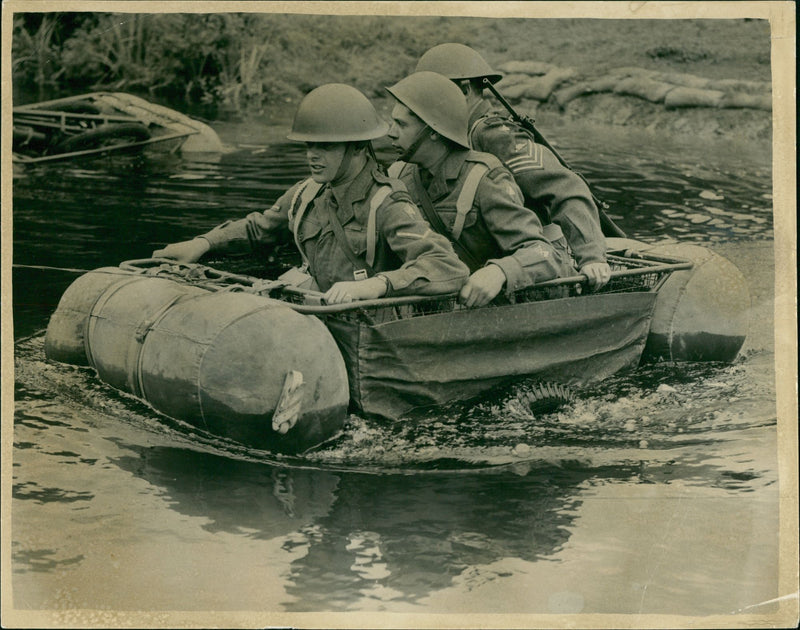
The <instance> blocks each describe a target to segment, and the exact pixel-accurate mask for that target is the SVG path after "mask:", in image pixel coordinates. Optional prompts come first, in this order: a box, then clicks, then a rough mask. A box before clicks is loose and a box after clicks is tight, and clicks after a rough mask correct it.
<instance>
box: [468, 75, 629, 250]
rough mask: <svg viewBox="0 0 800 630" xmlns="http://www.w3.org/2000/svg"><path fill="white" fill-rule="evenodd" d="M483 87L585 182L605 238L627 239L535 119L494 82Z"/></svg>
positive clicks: (540, 142)
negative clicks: (512, 104) (523, 111)
mask: <svg viewBox="0 0 800 630" xmlns="http://www.w3.org/2000/svg"><path fill="white" fill-rule="evenodd" d="M483 85H484V87H487V88H489V90H490V91H491V93H492V94H494V96H495V98H496V99H497V100H498V101H500V103H501V104H502V105H503V107H505V108H506V110H508V113H509V114H511V118H512V119H513V120H514V121H515V122H516V123H518V124H519V126H520V127H522V128H523V129H525V131H527V132H528V133H530V134H531V135H532V136H533V139H534V141H535V142H536V143H537V144H541V145H542V146H543V147H546V148H547V149H549V150H550V151H551V152H552V153H553V155H555V156H556V159H557V160H558V161H559V162H561V165H562V166H563V167H564V168H567V169H569V170H570V171H572V172H573V173H575V174H576V175H577V176H578V177H580V178H581V179H582V180H583V182H584V183H585V184H586V186H587V187H588V188H589V192H590V193H591V195H592V200H593V201H594V203H595V205H596V206H597V213H598V215H599V217H600V229H601V230H602V231H603V234H604V235H605V236H617V237H620V238H625V237H626V234H625V232H623V231H622V229H621V228H620V227H619V226H618V225H617V224H616V223H614V221H613V220H612V219H611V217H610V216H608V214H607V213H606V210H607V209H608V207H609V205H608V204H607V203H606V202H605V201H603V200H602V199H599V198H598V197H597V196H596V195H595V194H594V192H592V188H591V186H589V182H588V181H586V178H585V177H584V176H583V175H582V174H581V173H579V172H578V171H576V170H574V169H573V168H572V167H571V166H570V165H569V164H567V161H566V160H565V159H564V158H562V157H561V155H559V153H558V151H556V150H555V149H554V148H553V146H552V145H551V144H550V143H549V142H548V141H547V138H545V137H544V136H543V135H542V134H541V132H540V131H539V130H538V129H537V128H536V125H534V120H533V118H531V117H530V116H526V115H525V114H522V115H520V114H518V113H517V112H516V110H515V109H514V108H513V107H512V106H511V103H509V102H508V101H507V100H506V99H505V98H503V95H502V94H500V92H498V91H497V88H496V87H495V86H494V85H493V84H492V82H491V81H490V80H489V79H488V78H487V77H484V78H483Z"/></svg>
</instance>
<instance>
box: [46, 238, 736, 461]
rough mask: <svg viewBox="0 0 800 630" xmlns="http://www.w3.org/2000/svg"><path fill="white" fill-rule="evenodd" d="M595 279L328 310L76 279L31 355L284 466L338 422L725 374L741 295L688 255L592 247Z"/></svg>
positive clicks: (312, 298) (123, 273) (240, 295)
mask: <svg viewBox="0 0 800 630" xmlns="http://www.w3.org/2000/svg"><path fill="white" fill-rule="evenodd" d="M609 263H610V264H611V266H612V278H611V281H610V282H609V283H608V284H607V285H606V286H605V287H603V288H602V289H601V290H599V291H596V292H592V291H589V290H588V289H587V287H586V285H585V278H584V277H583V276H576V277H571V278H562V279H558V280H551V281H548V282H543V283H541V284H539V285H536V286H534V287H531V288H528V289H525V290H523V291H519V292H517V293H514V294H512V295H510V296H504V297H503V298H502V299H499V300H495V302H493V303H492V304H490V305H487V306H485V307H481V308H465V307H463V306H461V305H460V304H459V303H458V300H457V296H455V295H450V296H440V297H435V298H434V297H422V296H408V297H394V298H382V299H376V300H369V301H362V302H355V303H351V304H338V305H328V304H324V303H323V302H322V300H321V294H319V293H317V292H314V291H310V290H307V289H302V288H300V287H298V286H294V285H292V284H291V283H290V282H289V281H287V280H282V279H269V278H259V277H256V276H252V275H247V274H242V273H235V272H231V271H225V270H220V269H215V268H212V267H208V266H206V265H202V264H192V265H187V264H179V263H175V262H174V261H168V260H164V259H155V260H153V259H147V260H141V261H128V262H125V263H122V264H120V265H119V266H118V267H105V268H101V269H97V270H94V271H92V272H89V273H87V274H84V275H83V276H81V277H80V278H78V279H77V280H76V281H75V282H74V283H73V284H72V285H71V286H70V287H69V288H68V289H67V291H66V292H65V293H64V295H63V297H62V298H61V301H60V303H59V305H58V308H57V309H56V311H55V313H54V314H53V316H52V318H51V320H50V323H49V326H48V330H47V335H46V339H45V351H46V354H47V357H48V358H49V359H51V360H54V361H60V362H64V363H71V364H75V365H88V366H91V367H93V368H94V369H95V370H96V371H97V373H98V376H99V377H100V379H101V380H103V381H104V382H106V383H108V384H110V385H112V386H113V387H116V388H117V389H120V390H122V391H125V392H128V393H131V394H133V395H135V396H137V397H139V398H141V399H143V400H146V401H147V402H149V403H150V404H151V405H152V406H153V407H154V408H155V409H156V410H158V411H160V412H162V413H164V414H166V415H167V416H170V417H174V418H178V419H180V420H183V421H186V422H188V423H190V424H192V425H194V426H197V427H199V428H201V429H204V430H206V431H208V432H210V433H212V434H215V435H219V436H223V437H225V438H229V439H232V440H235V441H237V442H240V443H243V444H246V445H248V446H251V447H255V448H259V449H265V450H269V451H272V452H286V453H297V452H302V451H303V450H305V449H308V448H309V447H312V446H314V445H317V444H319V443H321V442H323V441H325V440H327V439H329V438H330V437H332V436H334V435H336V434H337V432H339V431H341V429H342V427H343V426H344V422H345V419H346V418H347V414H348V413H358V414H360V415H363V416H366V417H377V418H382V419H389V420H396V419H399V418H403V417H404V416H406V415H407V414H409V413H410V412H412V411H414V410H418V409H425V408H429V407H432V406H437V405H442V404H445V403H448V402H451V401H456V400H461V401H464V400H470V399H472V398H474V397H476V396H479V395H482V394H485V393H486V392H490V391H492V390H493V388H497V387H499V386H504V385H506V384H508V383H509V382H513V381H514V380H515V379H521V378H525V379H532V380H533V381H540V382H541V383H542V384H544V385H546V387H545V388H544V389H543V391H545V392H550V393H551V394H553V395H558V394H559V393H560V392H563V389H562V388H563V387H564V386H580V385H582V384H586V383H590V382H593V381H597V380H600V379H603V378H606V377H608V376H610V375H612V374H614V373H616V372H619V371H620V370H623V369H626V368H635V367H636V366H637V365H639V364H640V362H642V361H654V360H668V361H676V360H687V361H726V362H729V361H733V360H734V358H735V357H736V355H737V354H738V352H739V350H740V349H741V347H742V344H743V343H744V339H745V336H746V331H747V312H748V309H749V306H750V302H749V293H748V290H747V286H746V283H745V281H744V278H743V277H742V275H741V273H740V272H739V271H738V269H736V267H735V266H734V265H733V264H731V263H730V262H729V261H727V260H726V259H724V258H722V257H720V256H718V255H717V254H715V253H713V252H711V251H710V250H708V249H706V248H703V247H699V246H694V245H686V244H684V245H680V244H678V245H676V244H664V245H647V244H644V243H640V242H638V241H633V240H629V239H609Z"/></svg>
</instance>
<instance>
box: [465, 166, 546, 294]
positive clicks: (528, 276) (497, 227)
mask: <svg viewBox="0 0 800 630" xmlns="http://www.w3.org/2000/svg"><path fill="white" fill-rule="evenodd" d="M476 201H477V203H478V204H479V207H480V212H481V216H482V217H483V220H484V222H485V223H486V227H487V228H488V230H489V233H490V234H491V235H492V236H493V237H494V239H495V241H496V242H497V245H498V246H499V247H500V249H501V250H503V251H504V252H508V255H507V256H505V257H503V258H498V259H491V260H488V261H487V263H493V264H495V265H497V266H498V267H500V268H501V269H502V270H503V273H505V276H506V292H507V293H512V292H514V291H517V290H519V289H523V288H525V287H528V286H530V285H532V284H535V283H536V282H542V281H544V280H550V279H552V278H556V277H558V275H559V271H560V263H559V262H558V259H557V256H556V254H555V251H554V250H553V247H552V245H550V243H549V242H548V241H547V239H546V238H545V237H544V234H543V233H542V224H541V223H540V222H539V218H538V217H537V216H536V213H535V212H531V211H530V210H528V209H527V208H525V207H524V206H523V205H522V194H521V193H520V190H519V188H518V187H517V185H516V184H515V183H514V180H513V178H512V177H511V175H510V173H509V172H508V171H506V170H505V169H501V168H497V169H494V170H492V171H490V172H489V173H487V174H486V175H485V176H484V177H483V179H482V180H481V183H480V185H479V186H478V190H477V194H476Z"/></svg>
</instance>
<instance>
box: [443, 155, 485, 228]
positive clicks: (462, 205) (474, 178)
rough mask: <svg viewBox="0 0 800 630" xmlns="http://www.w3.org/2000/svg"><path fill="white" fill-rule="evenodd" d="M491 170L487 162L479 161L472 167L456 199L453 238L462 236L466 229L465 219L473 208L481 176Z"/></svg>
mask: <svg viewBox="0 0 800 630" xmlns="http://www.w3.org/2000/svg"><path fill="white" fill-rule="evenodd" d="M488 171H489V167H488V166H486V165H485V164H481V163H480V162H477V163H475V164H473V166H472V168H470V170H469V173H467V177H466V178H465V180H464V185H463V186H462V187H461V192H460V193H459V195H458V200H457V201H456V218H455V221H454V222H453V232H452V234H453V238H454V239H458V238H459V237H460V236H461V231H462V230H463V229H464V221H465V220H466V218H467V213H469V211H470V210H471V209H472V203H473V202H474V201H475V193H476V192H477V191H478V184H479V183H480V181H481V178H482V177H483V176H484V175H485V174H486V173H487V172H488Z"/></svg>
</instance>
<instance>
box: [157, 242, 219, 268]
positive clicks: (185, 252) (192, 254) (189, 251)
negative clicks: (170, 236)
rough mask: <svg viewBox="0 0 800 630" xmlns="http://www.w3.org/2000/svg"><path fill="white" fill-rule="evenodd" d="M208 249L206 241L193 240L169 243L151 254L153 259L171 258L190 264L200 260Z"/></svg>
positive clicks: (208, 245)
mask: <svg viewBox="0 0 800 630" xmlns="http://www.w3.org/2000/svg"><path fill="white" fill-rule="evenodd" d="M210 247H211V245H210V244H209V242H208V241H207V240H206V239H204V238H194V239H192V240H191V241H181V242H180V243H171V244H169V245H167V246H166V247H164V248H163V249H157V250H155V251H154V252H153V258H171V259H172V260H177V261H178V262H185V263H192V262H197V261H198V260H200V257H201V256H202V255H203V254H205V253H206V252H207V251H208V250H209V248H210Z"/></svg>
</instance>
